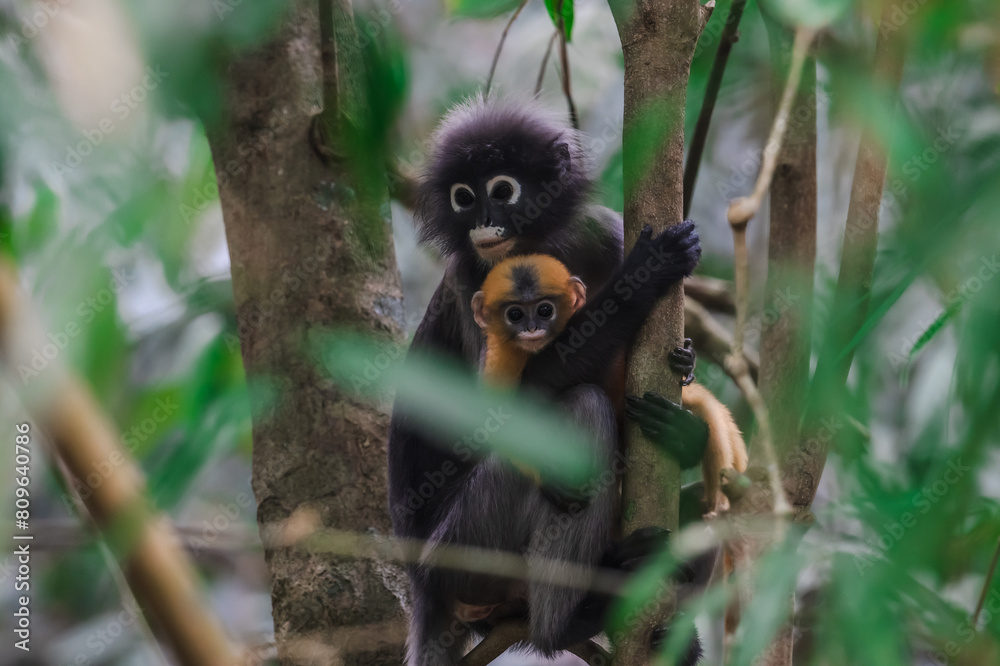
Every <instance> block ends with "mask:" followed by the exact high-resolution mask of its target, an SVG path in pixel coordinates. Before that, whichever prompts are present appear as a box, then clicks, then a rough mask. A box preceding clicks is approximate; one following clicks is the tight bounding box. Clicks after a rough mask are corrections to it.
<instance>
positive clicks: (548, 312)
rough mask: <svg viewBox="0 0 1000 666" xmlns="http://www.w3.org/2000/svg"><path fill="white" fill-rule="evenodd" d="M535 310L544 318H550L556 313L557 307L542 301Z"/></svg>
mask: <svg viewBox="0 0 1000 666" xmlns="http://www.w3.org/2000/svg"><path fill="white" fill-rule="evenodd" d="M535 312H536V313H537V314H538V316H539V317H541V318H542V319H549V318H550V317H552V315H554V314H555V313H556V309H555V308H554V307H552V305H551V304H550V303H542V304H541V305H539V306H538V310H536V311H535Z"/></svg>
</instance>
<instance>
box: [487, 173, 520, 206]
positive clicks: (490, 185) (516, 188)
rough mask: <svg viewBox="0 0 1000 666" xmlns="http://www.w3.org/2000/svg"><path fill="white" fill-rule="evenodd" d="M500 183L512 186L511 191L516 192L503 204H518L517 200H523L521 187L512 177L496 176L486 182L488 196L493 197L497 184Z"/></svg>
mask: <svg viewBox="0 0 1000 666" xmlns="http://www.w3.org/2000/svg"><path fill="white" fill-rule="evenodd" d="M500 182H504V183H507V184H508V185H510V188H511V190H513V192H514V193H513V194H511V195H510V198H509V199H507V200H506V201H504V202H503V203H506V204H512V203H517V200H518V199H520V198H521V185H520V184H519V183H518V182H517V181H516V180H514V179H513V178H511V177H510V176H494V177H493V178H490V179H489V180H488V181H486V194H488V195H489V196H490V197H492V196H493V188H494V187H496V186H497V183H500Z"/></svg>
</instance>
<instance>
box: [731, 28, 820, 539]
mask: <svg viewBox="0 0 1000 666" xmlns="http://www.w3.org/2000/svg"><path fill="white" fill-rule="evenodd" d="M814 34H815V33H814V31H813V30H812V29H810V28H805V27H800V28H798V29H797V30H796V32H795V44H794V46H793V48H792V62H791V67H790V68H789V73H788V81H787V83H786V84H785V89H784V92H783V93H782V96H781V104H780V106H779V107H778V112H777V113H776V114H775V118H774V124H773V125H772V127H771V134H770V136H769V137H768V139H767V145H766V146H765V148H764V160H763V164H762V165H761V169H760V173H759V174H758V175H757V182H756V183H755V184H754V189H753V193H752V194H751V195H750V196H749V197H741V198H739V199H735V200H734V201H733V202H732V203H730V204H729V213H728V217H729V224H730V226H731V227H732V231H733V245H734V246H735V268H734V272H735V276H736V330H735V334H734V336H733V347H732V352H731V353H730V355H729V356H728V357H727V359H726V365H727V366H728V369H729V372H730V373H731V374H732V375H734V376H736V377H737V379H736V385H737V386H739V387H740V390H741V391H743V394H744V396H745V397H746V399H747V402H748V403H749V404H750V407H751V408H752V409H753V412H754V416H755V417H756V420H757V428H758V436H759V440H758V441H759V442H760V446H761V448H762V449H763V453H764V457H765V459H766V463H767V464H766V467H767V470H768V475H769V478H770V483H771V492H773V493H774V512H775V513H776V514H777V515H778V516H779V517H781V516H785V515H788V514H790V513H791V506H790V505H789V504H788V500H787V498H786V497H785V492H784V490H783V488H782V484H781V472H780V468H779V465H778V456H777V454H776V453H775V448H774V438H773V433H772V429H771V417H770V414H769V412H768V408H767V404H766V403H765V402H764V399H763V397H762V396H761V394H760V391H758V390H757V386H756V385H755V384H754V383H753V381H752V380H751V379H750V373H749V368H748V367H747V365H746V362H745V361H744V360H743V353H742V352H743V336H744V332H745V330H746V322H747V312H748V310H749V307H750V261H749V256H748V252H747V224H748V223H749V222H750V220H751V219H752V218H753V216H754V215H756V214H757V211H758V210H759V209H760V204H761V200H762V199H763V197H764V194H765V193H766V192H767V190H768V189H769V188H770V186H771V180H772V179H773V178H774V169H775V166H776V165H777V161H778V155H779V154H780V152H781V147H782V143H783V141H784V136H785V131H786V129H787V127H788V117H789V112H790V110H791V107H792V100H793V99H794V98H795V94H796V91H797V90H798V88H799V80H800V78H801V77H802V69H803V65H804V63H805V60H806V56H807V54H808V52H809V45H810V44H811V43H812V39H813V36H814ZM778 524H779V525H780V524H781V521H779V523H778Z"/></svg>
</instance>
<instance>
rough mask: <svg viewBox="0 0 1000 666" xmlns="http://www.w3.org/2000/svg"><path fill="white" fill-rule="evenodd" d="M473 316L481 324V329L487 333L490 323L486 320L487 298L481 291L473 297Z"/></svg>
mask: <svg viewBox="0 0 1000 666" xmlns="http://www.w3.org/2000/svg"><path fill="white" fill-rule="evenodd" d="M472 316H473V318H474V319H475V320H476V323H477V324H479V328H481V329H483V330H484V331H485V330H486V327H487V326H489V324H490V322H489V320H488V319H487V318H486V296H484V295H483V292H481V291H477V292H476V293H474V294H473V295H472Z"/></svg>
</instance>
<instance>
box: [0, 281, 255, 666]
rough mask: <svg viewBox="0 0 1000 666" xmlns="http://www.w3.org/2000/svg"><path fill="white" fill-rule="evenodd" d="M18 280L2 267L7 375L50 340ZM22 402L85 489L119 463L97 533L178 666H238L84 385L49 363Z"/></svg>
mask: <svg viewBox="0 0 1000 666" xmlns="http://www.w3.org/2000/svg"><path fill="white" fill-rule="evenodd" d="M19 291H20V290H19V288H18V284H17V278H16V276H15V274H14V272H13V270H11V269H10V267H9V266H8V265H7V264H5V263H2V262H0V355H2V356H3V357H4V359H5V360H6V361H8V363H7V364H5V365H6V367H8V368H16V367H18V366H19V365H21V364H26V365H30V360H29V359H30V357H31V350H32V348H33V345H34V341H36V340H39V339H42V338H44V337H45V333H44V328H43V327H42V325H41V323H40V322H39V321H38V319H37V317H36V316H35V314H34V312H33V311H31V310H30V309H29V308H28V307H26V306H25V305H24V303H23V301H22V299H21V298H20V293H19ZM35 382H37V383H35V384H33V385H32V386H31V390H30V391H25V392H23V393H22V398H23V399H24V401H25V404H26V406H27V408H28V410H29V412H31V413H32V414H34V415H35V416H36V418H37V419H38V423H39V424H40V426H41V429H42V430H44V431H45V432H46V433H47V434H48V436H49V438H50V440H51V441H52V443H53V445H54V448H55V450H56V452H57V453H58V455H59V457H60V458H61V459H62V460H63V461H65V463H66V467H67V468H68V469H69V470H70V472H71V473H72V475H73V477H74V478H75V479H77V480H78V481H79V482H81V483H84V482H85V480H86V479H87V478H88V475H92V473H93V470H94V469H98V468H99V467H98V466H99V465H102V464H107V463H108V461H120V462H117V464H115V465H113V469H112V471H111V472H110V473H109V474H108V475H107V476H106V477H104V478H103V479H102V480H101V482H100V483H99V484H98V485H96V486H94V485H93V484H91V489H92V490H93V492H92V493H90V494H89V495H88V496H87V497H86V498H85V499H84V502H85V503H86V506H87V511H88V512H89V513H90V515H92V516H93V517H94V520H95V521H96V522H97V524H98V525H100V527H101V528H102V530H104V531H105V533H108V531H109V530H114V534H115V535H116V536H118V539H117V541H116V542H115V543H114V545H115V546H116V549H115V550H116V554H117V555H118V556H119V557H120V558H122V560H123V562H124V563H125V566H124V567H123V570H124V572H125V576H126V579H127V580H128V584H129V588H130V589H131V590H132V593H133V594H134V595H135V597H136V599H138V601H139V604H140V606H141V608H142V609H143V612H144V613H148V615H149V616H150V617H152V618H154V619H155V622H154V624H155V625H156V626H157V627H159V628H160V630H161V632H162V634H161V635H162V636H163V638H164V639H165V640H166V642H167V643H168V644H169V645H170V646H171V648H172V649H173V650H174V652H175V654H176V655H177V657H178V660H179V661H181V662H183V663H184V664H190V665H191V666H226V665H229V664H235V663H236V661H237V654H236V651H235V650H234V648H233V647H232V646H231V645H230V644H229V641H228V640H227V638H226V635H225V633H224V632H223V630H222V627H221V625H220V624H219V623H218V621H217V619H216V618H215V617H214V616H213V615H212V613H211V611H210V610H209V608H208V607H207V606H206V605H205V603H204V601H203V600H202V599H201V595H200V593H199V589H198V583H197V575H196V573H195V569H194V566H193V565H192V563H191V561H190V560H189V559H188V557H187V554H186V553H185V552H184V550H183V549H182V548H181V547H180V544H179V543H178V539H177V537H176V535H175V534H174V532H173V531H172V530H171V529H170V526H169V523H168V522H167V521H166V520H164V519H162V517H161V516H159V515H157V514H156V513H155V512H154V511H153V510H152V508H151V507H150V506H149V504H148V502H147V501H146V498H145V496H144V495H143V490H142V489H143V476H142V472H141V470H140V468H139V466H138V465H137V464H136V463H135V461H134V460H133V459H132V458H131V456H130V455H129V453H128V452H127V451H125V450H123V449H122V448H121V446H120V441H121V437H120V433H118V432H117V431H116V430H115V428H114V427H113V426H112V424H111V423H110V422H109V421H108V419H107V418H106V417H105V416H104V414H103V413H102V412H101V409H100V407H99V406H98V405H97V403H96V401H95V400H94V397H93V396H92V395H91V393H90V392H89V390H87V389H86V388H85V387H84V386H83V384H81V383H80V381H79V380H78V379H76V378H75V377H74V376H73V375H72V374H71V373H69V372H68V371H67V370H66V369H65V368H62V367H61V366H60V365H59V364H55V363H50V364H49V366H48V367H47V368H46V370H45V375H44V376H42V377H38V378H36V380H35Z"/></svg>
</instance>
